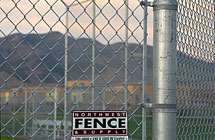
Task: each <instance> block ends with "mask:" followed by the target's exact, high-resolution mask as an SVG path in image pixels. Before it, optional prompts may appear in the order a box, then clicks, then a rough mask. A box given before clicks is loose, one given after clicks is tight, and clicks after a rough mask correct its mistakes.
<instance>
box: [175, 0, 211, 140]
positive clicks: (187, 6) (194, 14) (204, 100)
mask: <svg viewBox="0 0 215 140" xmlns="http://www.w3.org/2000/svg"><path fill="white" fill-rule="evenodd" d="M178 4H179V5H178V15H177V20H178V22H177V24H178V26H177V27H178V28H177V31H178V32H177V35H178V39H177V42H178V46H177V50H178V52H177V61H178V62H177V71H178V72H177V78H178V81H177V105H178V112H177V130H178V131H177V139H178V140H184V139H186V140H188V139H189V140H190V139H192V140H213V139H215V120H214V116H215V111H214V108H215V64H214V62H215V10H214V6H215V5H214V1H213V0H207V1H205V0H186V1H185V0H178Z"/></svg>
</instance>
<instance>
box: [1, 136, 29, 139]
mask: <svg viewBox="0 0 215 140" xmlns="http://www.w3.org/2000/svg"><path fill="white" fill-rule="evenodd" d="M12 139H13V138H11V137H7V136H1V137H0V140H12ZM15 140H27V139H23V138H15Z"/></svg>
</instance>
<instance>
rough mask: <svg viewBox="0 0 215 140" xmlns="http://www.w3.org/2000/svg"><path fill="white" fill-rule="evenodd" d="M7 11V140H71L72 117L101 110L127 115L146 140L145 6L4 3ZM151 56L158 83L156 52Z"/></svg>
mask: <svg viewBox="0 0 215 140" xmlns="http://www.w3.org/2000/svg"><path fill="white" fill-rule="evenodd" d="M94 4H95V11H96V12H95V17H93V16H94V15H93V5H94ZM0 5H1V8H0V36H1V38H0V84H1V87H0V95H1V96H0V97H1V107H0V111H1V121H0V124H1V130H0V133H1V135H2V136H8V137H12V138H13V139H14V138H18V137H23V138H27V139H54V138H55V137H57V139H63V138H65V137H66V138H69V137H71V136H70V129H71V121H70V120H71V114H70V113H71V112H72V111H73V110H91V109H95V110H128V114H129V138H132V139H141V137H142V135H141V131H142V123H143V122H144V123H145V120H144V119H142V109H141V108H142V76H141V75H142V69H143V67H142V65H143V64H142V61H143V60H142V52H143V47H142V44H143V41H144V39H143V21H144V12H143V8H142V7H141V6H140V4H139V1H138V0H137V1H135V2H129V4H128V3H127V1H124V0H120V1H113V0H105V1H99V0H98V1H95V3H94V1H92V0H91V1H90V0H85V1H84V0H83V1H81V0H72V1H63V0H44V1H43V0H1V1H0ZM126 9H127V11H128V15H127V17H126V14H125V11H126ZM66 14H68V22H67V20H66V19H65V18H66ZM94 23H95V24H94ZM93 28H94V29H95V36H94V35H93ZM126 30H127V31H126ZM126 32H127V33H128V34H127V35H126ZM67 35H68V36H67ZM126 36H127V37H126ZM66 39H68V40H67V41H65V40H66ZM94 39H95V40H94ZM65 42H68V48H67V47H66V44H67V43H65ZM93 46H95V52H94V54H95V56H94V58H93V56H92V55H93V52H92V47H93ZM65 50H66V51H65ZM149 51H150V53H151V54H150V55H149V56H148V59H149V60H150V62H151V63H150V65H149V69H148V71H149V73H150V74H149V75H150V76H148V78H149V79H152V78H151V75H152V47H149ZM126 52H127V57H125V53H126ZM65 58H67V61H66V62H65ZM65 63H66V64H67V66H66V65H65ZM66 67H67V68H66ZM92 69H94V70H93V71H94V72H93V71H92ZM65 71H66V72H65ZM92 72H93V73H94V76H93V75H92ZM65 73H66V74H67V76H65ZM125 73H127V74H126V75H125ZM65 79H66V82H65ZM151 85H152V82H148V86H149V92H148V93H149V94H148V95H147V100H148V101H150V97H151V90H152V88H151V87H152V86H151ZM65 86H66V88H65ZM125 94H127V96H125ZM65 100H66V102H65ZM65 103H66V112H65V107H64V104H65ZM149 114H150V112H149ZM64 122H66V124H67V130H66V134H64V130H65V128H64V126H65V125H64ZM148 123H151V119H150V118H149V120H148ZM149 131H151V130H150V129H149Z"/></svg>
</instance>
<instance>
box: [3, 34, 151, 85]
mask: <svg viewBox="0 0 215 140" xmlns="http://www.w3.org/2000/svg"><path fill="white" fill-rule="evenodd" d="M152 52H153V51H152V47H151V46H148V51H147V54H148V55H147V59H148V65H147V70H148V74H147V79H148V83H152V66H153V64H152V62H153V60H152ZM124 53H125V44H124V42H118V43H114V44H102V43H100V42H98V41H96V42H95V77H96V80H95V82H96V83H97V84H101V85H103V84H106V83H109V84H122V83H123V81H124V70H125V67H124V65H125V64H124V61H125V60H124V59H125V58H124ZM64 56H65V47H64V35H63V34H61V33H60V32H50V33H47V34H27V35H25V34H20V33H19V34H18V33H17V34H13V35H9V36H6V37H3V38H0V84H1V87H2V88H12V87H17V86H20V85H21V84H22V83H24V84H25V85H28V86H38V85H39V84H40V83H43V84H54V83H60V84H62V85H63V82H64V64H65V63H64ZM91 60H92V41H91V39H90V38H78V39H75V38H73V37H71V36H69V37H68V80H79V79H80V80H89V81H90V80H91V77H92V76H91V73H92V71H91V67H92V61H91ZM127 61H128V83H138V82H139V81H141V79H142V45H139V44H134V43H130V44H128V60H127ZM5 83H6V84H5Z"/></svg>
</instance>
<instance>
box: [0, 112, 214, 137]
mask: <svg viewBox="0 0 215 140" xmlns="http://www.w3.org/2000/svg"><path fill="white" fill-rule="evenodd" d="M12 117H13V116H12V115H11V114H1V118H0V119H1V122H3V123H4V124H6V123H7V122H8V121H9V123H7V124H6V126H5V127H3V125H2V124H0V127H1V128H6V129H7V130H8V131H10V133H12V134H17V135H18V136H22V135H23V134H24V130H23V127H22V125H20V124H19V123H21V124H23V123H24V115H23V114H17V115H16V118H17V119H13V118H12ZM30 118H31V116H30V115H29V116H28V119H27V121H28V123H27V130H28V132H30V129H29V128H31V125H32V119H30ZM36 118H37V119H45V118H47V115H37V116H36ZM50 119H53V118H50ZM62 119H63V115H58V120H62ZM13 121H14V122H13ZM141 122H142V119H141V118H140V117H133V118H131V119H130V120H129V121H128V135H129V138H132V139H141V138H142V123H141ZM14 123H15V125H13V124H14ZM146 124H147V128H146V134H147V140H152V119H151V118H148V119H147V121H146ZM13 128H14V130H15V131H14V132H12V130H13ZM213 132H214V129H213V125H212V124H211V122H207V121H205V120H201V119H190V120H188V119H186V120H183V119H180V120H178V130H177V134H178V138H179V139H184V140H188V139H193V138H194V139H195V140H200V139H208V138H206V137H212V134H213ZM0 133H1V135H2V136H3V135H5V136H8V135H10V134H8V132H7V131H6V130H3V129H2V130H1V131H0ZM1 140H11V138H9V137H1ZM15 140H24V139H19V138H16V139H15Z"/></svg>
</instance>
